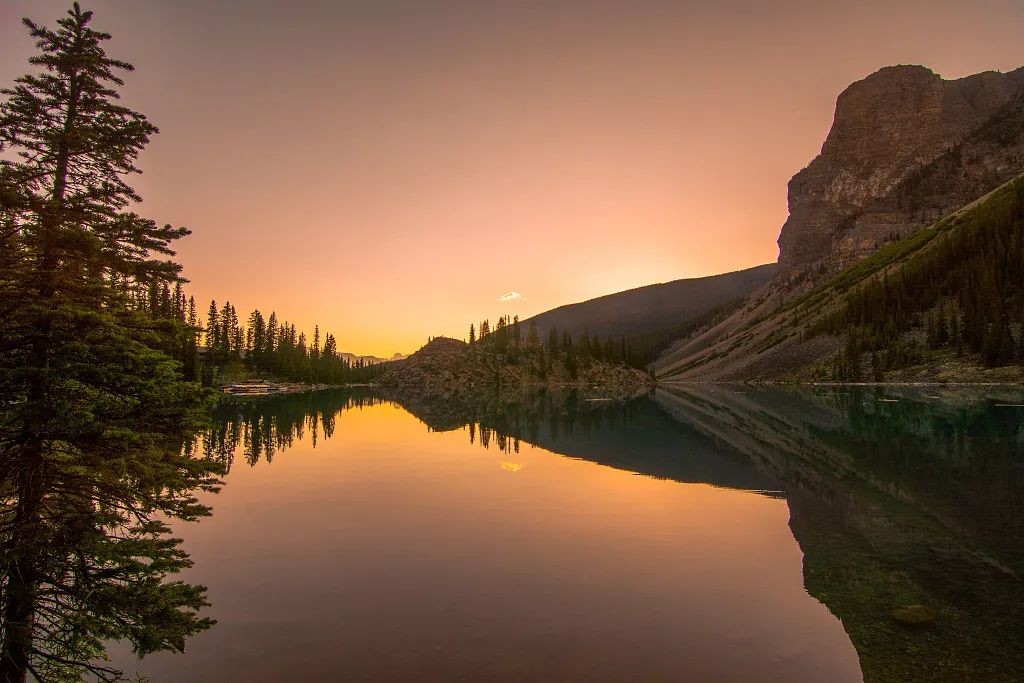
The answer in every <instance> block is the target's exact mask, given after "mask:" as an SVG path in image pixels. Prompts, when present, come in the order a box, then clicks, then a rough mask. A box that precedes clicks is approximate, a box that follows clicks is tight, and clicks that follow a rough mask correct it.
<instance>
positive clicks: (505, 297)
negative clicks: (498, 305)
mask: <svg viewBox="0 0 1024 683" xmlns="http://www.w3.org/2000/svg"><path fill="white" fill-rule="evenodd" d="M522 298H523V295H522V294H520V293H519V292H505V293H504V294H502V295H501V296H499V297H498V301H519V300H520V299H522Z"/></svg>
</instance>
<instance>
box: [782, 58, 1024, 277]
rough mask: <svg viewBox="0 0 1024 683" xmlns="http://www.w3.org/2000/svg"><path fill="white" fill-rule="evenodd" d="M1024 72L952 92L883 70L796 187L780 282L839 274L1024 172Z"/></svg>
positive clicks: (859, 91) (988, 76) (910, 73)
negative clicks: (871, 254) (1023, 102)
mask: <svg viewBox="0 0 1024 683" xmlns="http://www.w3.org/2000/svg"><path fill="white" fill-rule="evenodd" d="M1022 97H1024V68H1022V69H1017V70H1016V71H1013V72H1010V73H1006V74H1001V73H996V72H986V73H981V74H976V75H974V76H968V77H966V78H961V79H957V80H948V81H947V80H943V79H942V78H941V77H940V76H938V75H937V74H935V73H933V72H931V71H930V70H928V69H926V68H924V67H921V66H894V67H887V68H884V69H882V70H880V71H878V72H876V73H874V74H872V75H870V76H868V77H867V78H865V79H864V80H862V81H858V82H856V83H854V84H853V85H851V86H850V87H848V88H847V89H846V90H845V91H844V92H843V93H842V94H841V95H840V96H839V99H838V100H837V102H836V112H835V119H834V122H833V124H832V129H831V131H830V132H829V134H828V137H827V139H826V140H825V143H824V145H823V146H822V149H821V154H819V155H818V157H816V158H815V159H814V160H813V161H812V162H811V163H810V165H808V166H807V168H805V169H803V170H802V171H800V172H799V173H797V174H796V175H795V176H793V179H792V180H791V181H790V183H789V211H790V215H789V219H788V220H787V221H786V223H785V225H784V226H783V228H782V233H781V235H780V237H779V250H780V253H779V270H780V277H781V278H782V279H783V281H785V280H792V279H795V278H798V277H799V276H802V275H806V274H808V273H809V272H811V271H812V269H813V270H816V271H819V272H833V271H835V270H837V269H839V268H842V267H845V266H848V265H850V264H851V263H854V262H856V261H858V260H860V259H861V258H863V257H865V256H867V255H868V254H870V253H872V252H873V251H874V250H875V249H877V248H878V247H879V246H881V245H882V244H884V243H885V242H888V241H893V240H894V239H897V238H899V237H902V236H906V235H907V234H909V233H910V232H913V231H915V230H917V229H920V228H922V227H924V226H926V225H929V224H931V223H933V222H934V221H935V220H937V219H938V218H940V217H941V216H943V215H945V214H947V213H949V212H950V211H952V210H954V209H956V208H959V207H960V206H963V205H964V204H966V203H968V202H970V201H973V200H974V199H976V198H978V197H980V196H981V195H983V194H984V193H985V192H987V191H989V190H991V189H993V188H994V187H996V186H998V185H999V184H1001V183H1003V182H1005V181H1007V180H1009V179H1010V178H1012V177H1014V176H1016V175H1018V174H1019V173H1021V172H1022V171H1024V105H1022V101H1024V100H1022Z"/></svg>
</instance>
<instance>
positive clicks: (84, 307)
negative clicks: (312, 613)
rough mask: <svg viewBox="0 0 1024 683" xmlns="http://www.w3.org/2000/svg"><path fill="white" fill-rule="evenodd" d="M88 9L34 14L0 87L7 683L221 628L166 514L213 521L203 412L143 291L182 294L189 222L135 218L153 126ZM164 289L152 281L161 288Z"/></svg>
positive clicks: (2, 571)
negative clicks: (126, 87) (31, 52)
mask: <svg viewBox="0 0 1024 683" xmlns="http://www.w3.org/2000/svg"><path fill="white" fill-rule="evenodd" d="M91 18H92V15H91V13H90V12H83V11H82V10H81V9H80V8H79V6H78V4H77V3H76V4H75V5H74V6H73V8H72V9H71V10H70V11H69V12H68V13H67V15H66V16H65V17H64V18H62V19H61V20H60V21H59V22H58V27H57V29H56V30H51V29H49V28H46V27H44V26H40V25H38V24H36V23H34V22H32V21H28V20H26V21H25V25H26V27H27V28H28V30H29V33H30V34H31V36H32V37H33V38H34V39H35V45H36V48H37V49H38V53H37V54H36V55H35V56H33V57H32V58H31V59H30V63H31V65H32V66H33V67H36V68H37V69H38V72H37V73H33V74H29V75H26V76H22V77H21V78H19V79H17V81H16V84H15V86H14V87H13V88H10V89H6V90H3V91H2V93H3V95H5V96H6V98H7V99H6V100H5V101H4V102H3V103H0V151H3V152H4V154H3V156H2V157H0V226H4V230H3V232H2V233H0V238H2V239H3V240H4V245H3V246H4V252H5V253H4V255H3V258H4V259H5V265H7V266H10V267H9V268H7V269H6V271H5V272H4V274H3V278H2V279H3V284H2V285H0V286H3V289H4V291H3V292H2V297H0V299H2V301H3V307H4V314H5V320H4V323H5V325H4V331H3V344H0V394H2V395H3V396H4V397H5V407H4V409H3V411H0V479H2V481H3V482H4V497H3V509H2V525H0V534H2V543H0V576H2V577H3V579H2V590H0V638H2V643H0V680H3V681H6V682H14V681H24V680H25V679H26V678H27V676H28V675H29V674H30V673H31V675H32V676H33V677H34V678H36V679H39V680H58V679H59V680H66V679H69V678H78V677H80V676H82V675H84V674H86V673H91V674H92V675H93V676H94V677H97V678H102V679H108V680H109V679H112V678H113V677H114V676H115V675H116V672H114V671H113V670H112V669H110V668H109V667H107V666H104V665H103V663H102V660H103V655H104V652H105V648H106V645H107V643H109V642H110V641H114V640H128V641H130V642H131V644H132V645H133V646H134V649H135V651H136V653H138V654H140V655H144V654H147V653H150V652H154V651H158V650H179V651H180V650H181V649H182V648H183V643H184V639H185V638H186V637H187V636H189V635H191V634H194V633H196V632H197V631H201V630H203V629H205V628H207V627H208V626H209V625H210V624H211V623H212V622H210V621H209V620H207V619H203V618H200V617H199V616H198V613H197V612H198V610H199V609H200V608H201V607H202V606H203V605H204V604H205V601H204V597H203V589H202V588H200V587H197V586H191V585H189V584H186V583H183V582H181V581H179V580H171V581H168V580H167V579H168V577H170V576H172V575H174V574H176V573H177V572H178V571H180V570H181V569H183V568H185V567H187V566H188V564H189V561H188V557H187V556H186V555H185V554H184V553H183V552H182V551H181V550H180V549H179V547H178V542H177V541H176V540H174V539H172V538H170V537H169V536H168V527H167V525H166V523H164V522H163V521H160V520H161V519H169V518H183V519H195V518H196V517H197V516H200V515H202V514H205V513H206V512H207V510H206V508H205V507H203V506H202V505H200V504H199V503H198V502H197V501H196V499H195V497H194V496H193V494H192V493H191V492H192V491H193V490H195V489H196V488H207V489H209V488H212V487H214V486H215V485H216V479H215V478H214V475H213V473H214V471H215V470H216V466H215V465H213V463H211V462H208V461H205V460H200V459H197V458H193V457H191V456H189V455H188V454H187V453H186V452H184V451H183V450H182V443H183V442H184V441H185V440H186V439H188V438H190V436H191V434H192V433H193V430H194V429H195V427H196V425H197V420H198V419H199V416H200V414H201V412H200V408H201V407H202V401H201V392H200V391H199V388H198V386H197V385H194V384H190V383H187V382H184V381H182V378H181V374H180V366H179V364H178V363H176V362H174V361H172V360H171V359H170V358H168V357H167V356H166V355H165V354H164V353H163V352H162V351H161V350H160V349H161V348H164V347H166V346H167V345H168V344H169V339H170V338H172V336H173V335H171V334H169V333H168V330H169V329H171V330H172V331H173V328H168V326H167V325H165V324H164V322H163V321H160V320H158V319H157V318H158V317H166V316H165V315H164V313H163V312H161V313H160V315H159V316H158V315H156V312H155V311H154V310H153V309H152V308H144V307H140V306H139V305H138V301H139V298H140V297H139V293H141V292H146V291H149V292H154V291H155V292H156V293H157V294H158V298H159V299H161V300H163V298H164V297H163V292H164V291H165V286H166V285H169V284H170V283H177V282H180V280H181V278H180V267H179V266H178V265H177V264H175V263H174V262H173V261H171V260H169V257H170V256H172V255H173V251H172V248H171V244H172V242H173V241H174V240H176V239H178V238H180V237H182V236H184V235H186V234H187V231H186V230H185V229H184V228H176V227H172V226H159V225H157V224H156V223H154V222H153V221H151V220H148V219H144V218H142V217H140V216H138V215H136V214H135V213H133V212H131V211H129V210H128V209H129V207H130V206H133V205H136V204H138V202H139V201H140V198H139V196H138V195H137V194H136V193H135V191H134V190H133V189H132V188H131V187H130V186H129V185H128V176H130V175H131V174H133V173H135V172H137V170H138V169H137V168H136V166H135V160H136V158H137V155H138V153H139V151H140V150H141V149H142V148H143V147H144V146H145V145H146V143H147V142H148V140H149V138H150V136H151V135H152V134H154V133H155V132H156V128H155V127H154V126H153V125H152V124H150V123H149V121H147V120H146V118H145V117H144V116H143V115H141V114H139V113H136V112H134V111H131V110H130V109H128V108H125V107H123V106H120V105H119V104H118V103H117V91H116V88H117V87H118V86H120V85H121V84H122V82H121V79H120V77H119V76H118V73H119V72H123V71H126V70H130V69H131V67H130V66H129V65H128V64H126V63H124V62H121V61H118V60H115V59H111V58H110V57H108V56H107V55H106V53H105V52H104V50H103V42H104V41H105V40H107V39H108V38H109V36H108V35H106V34H104V33H101V32H98V31H95V30H93V29H92V28H91V27H90V25H89V24H90V20H91ZM154 284H155V285H157V286H156V287H154V286H153V285H154Z"/></svg>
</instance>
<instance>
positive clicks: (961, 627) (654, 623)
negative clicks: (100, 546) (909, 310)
mask: <svg viewBox="0 0 1024 683" xmlns="http://www.w3.org/2000/svg"><path fill="white" fill-rule="evenodd" d="M1020 398H1021V396H1020V395H1015V394H1013V393H1011V392H1008V391H1004V390H999V389H995V388H992V389H985V390H980V389H979V390H974V389H959V390H951V389H935V388H921V389H902V390H898V389H894V388H885V389H880V388H856V389H854V388H824V387H823V388H810V389H808V388H804V389H797V388H749V387H740V386H736V387H728V386H680V387H672V388H659V389H658V390H657V391H656V392H654V393H653V394H652V395H651V396H648V397H643V398H639V399H634V400H632V401H628V402H625V403H613V402H606V401H587V400H583V399H581V398H578V397H576V396H574V395H572V394H551V395H541V396H535V397H532V398H530V399H529V400H520V401H518V402H506V401H501V400H498V399H495V400H493V401H490V402H483V403H482V404H474V405H460V404H457V403H450V402H449V403H445V404H436V403H435V404H430V403H426V402H415V401H413V402H408V401H404V400H403V401H402V402H396V401H392V400H386V399H384V398H382V397H379V396H376V395H374V394H372V393H370V392H369V391H364V390H359V391H330V392H321V393H318V394H307V395H300V396H282V397H269V398H263V399H249V400H232V401H230V402H226V403H224V404H222V405H221V406H220V407H219V408H218V411H217V415H216V416H215V424H214V427H213V429H211V430H210V431H209V432H208V433H207V434H205V435H204V438H203V444H202V446H201V448H203V449H205V451H206V453H207V454H208V455H210V456H211V457H220V458H224V459H225V462H226V463H227V464H228V465H229V471H228V474H227V476H226V478H225V479H226V486H225V487H224V489H223V491H222V492H221V493H220V494H218V495H216V496H213V497H212V498H211V502H212V504H213V506H214V514H213V516H212V517H211V518H208V519H205V520H203V521H202V522H200V523H195V524H180V525H178V526H177V527H176V529H177V532H178V533H180V534H181V535H182V537H183V538H184V539H185V548H186V550H188V551H189V552H190V553H191V555H192V558H193V560H194V561H195V566H194V567H193V568H192V569H190V570H189V571H188V572H187V577H186V578H188V579H189V580H190V581H193V582H198V583H202V584H204V585H206V586H207V587H208V588H209V596H208V597H209V600H210V602H211V603H212V606H211V607H210V608H208V610H207V614H209V615H210V616H212V617H214V618H215V619H217V621H218V623H217V625H216V626H215V627H214V628H213V629H212V630H210V631H208V632H205V633H202V634H200V635H198V636H196V637H195V638H193V639H192V640H190V641H189V642H188V644H187V651H186V653H185V654H174V655H171V654H158V655H154V656H151V657H148V658H146V659H144V660H141V661H137V660H134V659H133V658H131V657H130V656H128V655H127V654H126V653H125V651H124V650H120V649H115V663H116V664H117V665H118V666H121V667H122V668H124V669H125V670H126V673H128V674H131V673H134V672H138V673H140V674H143V675H146V676H149V677H150V678H151V679H152V680H154V681H224V680H240V681H241V680H244V681H283V680H311V681H312V680H345V681H413V680H415V681H460V680H465V681H638V682H639V681H644V682H649V681H787V682H791V681H830V682H831V681H834V682H841V681H860V680H867V681H889V680H892V681H905V680H921V681H945V680H979V681H999V680H1007V681H1010V680H1020V678H1021V677H1022V675H1024V607H1022V605H1024V584H1022V580H1021V576H1022V572H1024V552H1022V551H1024V407H1021V406H1020V405H1018V404H1020V403H1024V401H1021V400H1020Z"/></svg>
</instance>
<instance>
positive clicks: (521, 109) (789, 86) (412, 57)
mask: <svg viewBox="0 0 1024 683" xmlns="http://www.w3.org/2000/svg"><path fill="white" fill-rule="evenodd" d="M83 4H84V5H85V6H86V7H92V8H94V9H95V10H96V19H95V26H96V27H97V28H100V29H103V30H107V31H109V32H110V33H112V34H114V39H113V40H112V41H110V43H109V51H110V53H111V54H113V55H114V56H116V57H119V58H123V59H126V60H128V61H130V62H133V63H134V64H135V66H136V67H137V71H136V73H135V74H132V75H130V76H129V77H128V84H127V86H126V88H125V91H124V96H125V100H126V102H127V103H128V104H130V105H131V106H134V107H136V108H137V109H139V110H141V111H143V112H144V113H146V114H147V115H148V116H149V117H150V118H151V119H152V120H153V121H154V123H156V124H157V125H158V126H159V127H160V128H161V134H160V135H159V136H157V137H156V138H155V139H154V141H153V143H152V145H151V146H150V148H149V150H147V152H146V153H145V154H144V156H143V158H142V166H143V168H144V170H145V171H146V174H145V176H143V177H142V178H140V179H138V182H137V186H138V188H139V189H140V191H141V192H142V194H143V196H144V198H145V203H144V205H143V207H142V212H143V213H144V214H146V215H148V216H151V217H152V218H154V219H156V220H158V221H161V222H172V223H175V224H184V225H187V226H188V227H190V228H191V229H192V230H193V231H194V234H193V235H192V236H191V237H189V238H187V239H186V240H185V241H183V242H182V243H181V244H180V249H179V254H180V259H181V261H182V262H183V263H184V264H185V268H186V275H187V276H188V277H189V278H190V279H191V280H192V285H191V289H192V291H193V292H194V293H195V294H196V298H197V300H199V301H200V302H201V309H203V310H205V308H206V306H207V305H208V301H209V299H210V298H216V299H217V301H218V302H219V303H220V302H223V301H224V300H225V299H230V300H231V301H232V303H234V304H235V306H236V308H237V309H238V310H239V313H240V315H241V314H242V312H243V311H244V312H245V313H246V314H247V313H248V311H249V310H251V309H252V308H253V307H259V308H260V309H261V310H263V311H264V313H265V314H267V313H269V312H270V311H271V310H276V311H277V313H278V315H279V316H281V317H283V318H287V319H289V320H292V321H294V322H296V323H297V324H298V326H299V327H301V328H306V329H312V326H313V323H314V322H318V323H319V324H320V326H321V329H326V330H330V331H333V332H334V333H335V334H336V335H337V337H338V340H339V345H340V346H341V347H342V349H344V350H347V351H354V352H357V353H372V354H377V355H391V354H392V353H394V352H396V351H401V352H410V351H412V350H414V349H415V348H417V347H418V346H419V345H421V344H422V343H423V342H424V341H426V338H427V336H428V335H440V334H448V335H452V336H458V337H462V336H465V335H466V334H467V330H468V325H469V323H470V322H471V321H476V320H478V319H480V318H482V317H485V316H486V317H490V318H492V320H493V319H494V318H496V317H497V316H498V315H499V314H501V313H510V314H518V315H520V316H521V317H526V316H528V315H531V314H533V313H537V312H540V311H543V310H547V309H549V308H552V307H554V306H558V305H561V304H564V303H570V302H573V301H580V300H584V299H587V298H591V297H594V296H599V295H601V294H607V293H610V292H614V291H619V290H622V289H628V288H630V287H636V286H640V285H644V284H649V283H652V282H662V281H667V280H672V279H676V278H681V277H695V276H701V275H709V274H714V273H720V272H724V271H729V270H736V269H739V268H745V267H748V266H753V265H756V264H760V263H765V262H768V261H774V260H775V258H776V256H777V253H778V249H777V246H776V243H775V240H776V239H777V237H778V232H779V228H780V226H781V224H782V222H783V220H784V219H785V216H786V182H787V181H788V179H789V177H790V176H791V175H792V174H793V173H795V172H796V171H797V170H799V169H800V168H802V167H803V166H805V165H806V164H807V163H808V162H809V161H810V160H811V158H812V157H813V156H814V155H815V154H816V153H817V151H818V149H819V148H820V146H821V142H822V141H823V139H824V136H825V134H826V132H827V131H828V128H829V125H830V123H831V118H832V111H833V107H834V103H835V97H836V95H837V94H838V93H839V92H840V91H841V90H842V89H843V88H844V87H846V85H848V84H849V83H850V82H852V81H854V80H857V79H859V78H863V77H864V76H866V75H867V74H869V73H871V72H873V71H875V70H876V69H878V68H880V67H882V66H885V65H889V64H899V63H911V64H924V65H926V66H929V67H931V68H932V69H933V70H935V71H936V72H938V73H940V74H942V75H943V76H944V77H947V78H956V77H960V76H964V75H967V74H971V73H975V72H978V71H984V70H989V69H998V70H1003V71H1007V70H1010V69H1013V68H1015V67H1018V66H1021V65H1022V64H1024V41H1021V40H1020V36H1019V34H1020V29H1021V27H1022V26H1024V3H1021V2H1019V0H999V1H996V0H992V1H981V2H974V3H964V2H947V1H943V0H931V1H920V2H918V1H913V2H871V1H868V2H856V3H853V2H850V3H829V2H820V1H819V2H776V3H763V2H756V1H754V0H746V1H738V0H737V1H731V2H730V1H725V2H714V3H712V2H707V3H692V2H689V3H688V2H639V1H638V2H570V3H553V2H550V3H534V2H486V1H485V2H480V1H473V2H441V1H439V2H409V1H406V2H400V1H385V2H370V1H367V2H364V3H345V2H327V1H326V0H325V1H323V2H302V1H299V0H295V1H293V2H287V3H283V2H281V3H278V2H260V1H252V2H246V3H236V2H222V3H217V2H210V1H207V2H200V1H196V0H187V1H176V2H155V1H152V2H150V1H138V2H131V3H129V2H115V1H112V0H105V1H102V2H99V1H98V2H92V3H89V2H86V3H83ZM68 5H69V3H65V2H51V1H50V0H31V2H29V1H27V0H2V2H0V83H2V84H4V85H7V84H9V83H10V82H11V80H12V79H13V78H14V77H16V76H17V75H19V74H20V73H23V72H24V71H25V70H26V68H27V67H26V63H25V60H26V59H27V57H28V56H29V55H30V54H31V52H32V47H31V43H30V41H29V39H28V38H27V37H26V35H25V33H24V30H23V28H22V27H21V26H20V24H19V22H18V21H17V20H18V18H19V17H21V16H23V15H27V16H30V17H32V18H34V19H37V20H42V21H45V22H47V23H52V22H53V21H54V19H56V17H57V16H58V15H59V14H60V13H61V12H62V11H63V10H64V9H65V8H66V7H67V6H68ZM513 290H514V291H518V292H521V293H522V295H523V296H522V298H521V299H519V300H517V301H515V302H508V303H499V302H498V297H499V296H500V295H502V294H503V293H505V292H509V291H513Z"/></svg>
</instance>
